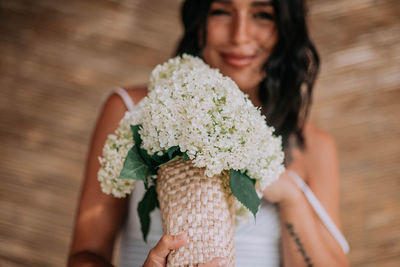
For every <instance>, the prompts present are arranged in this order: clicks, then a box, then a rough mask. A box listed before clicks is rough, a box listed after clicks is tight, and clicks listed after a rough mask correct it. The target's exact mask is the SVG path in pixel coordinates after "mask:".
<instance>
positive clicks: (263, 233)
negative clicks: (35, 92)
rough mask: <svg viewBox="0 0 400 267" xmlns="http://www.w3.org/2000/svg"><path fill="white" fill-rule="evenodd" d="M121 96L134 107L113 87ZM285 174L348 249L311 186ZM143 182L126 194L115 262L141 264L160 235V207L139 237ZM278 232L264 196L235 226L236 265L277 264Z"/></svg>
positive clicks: (271, 266)
mask: <svg viewBox="0 0 400 267" xmlns="http://www.w3.org/2000/svg"><path fill="white" fill-rule="evenodd" d="M115 92H116V93H117V94H119V95H120V96H121V98H122V99H123V101H124V103H125V105H126V107H127V109H128V110H132V109H133V108H134V104H133V102H132V99H131V98H130V96H129V94H128V93H127V92H126V91H125V90H124V89H121V88H118V89H116V90H115ZM289 175H290V176H291V177H292V178H293V179H294V181H295V182H296V184H297V185H298V186H299V187H300V189H302V190H303V192H304V193H305V195H306V197H307V199H308V200H309V202H310V204H311V206H312V207H313V208H314V210H315V211H316V213H317V214H318V215H319V217H320V218H321V220H322V222H323V223H324V224H325V225H326V226H327V228H328V230H329V231H330V232H331V233H332V235H333V236H334V237H335V238H336V239H337V240H338V242H339V243H340V245H341V246H342V248H343V250H344V251H345V253H347V252H348V250H349V248H348V244H347V242H346V240H345V239H344V237H343V236H342V234H341V233H340V231H339V230H338V229H337V228H336V226H335V224H334V223H333V221H332V220H331V219H330V217H329V216H328V214H327V213H326V211H325V210H324V208H323V207H322V206H321V204H320V203H319V201H318V199H317V198H316V197H315V196H314V194H313V193H312V191H311V189H310V188H309V187H308V186H307V185H306V184H305V183H304V182H303V180H302V179H301V178H300V177H299V176H298V175H297V174H296V173H295V172H293V171H289ZM144 192H145V189H144V185H143V183H140V182H139V183H136V186H135V188H134V190H133V192H132V194H131V195H130V203H129V212H128V219H127V221H126V224H125V225H124V227H123V229H122V232H121V244H120V253H119V266H121V267H141V266H142V265H143V263H144V261H145V259H146V257H147V255H148V253H149V251H150V249H151V248H153V247H154V246H155V245H156V244H157V242H158V241H159V240H160V238H161V236H162V226H161V216H160V210H159V209H155V210H154V211H153V212H152V213H151V214H150V218H151V223H150V230H149V234H148V236H147V243H146V242H144V241H143V238H142V232H141V229H140V221H139V216H138V214H137V210H136V209H137V205H138V203H139V201H140V200H141V199H142V197H143V195H144ZM280 236H281V228H280V223H279V213H278V208H277V206H276V205H275V204H272V203H270V202H268V201H267V200H265V199H262V200H261V206H260V209H259V211H258V213H257V220H256V222H254V221H252V222H250V223H248V224H245V225H241V226H238V227H236V228H235V261H236V267H248V266H252V267H277V266H279V265H280V244H279V243H280Z"/></svg>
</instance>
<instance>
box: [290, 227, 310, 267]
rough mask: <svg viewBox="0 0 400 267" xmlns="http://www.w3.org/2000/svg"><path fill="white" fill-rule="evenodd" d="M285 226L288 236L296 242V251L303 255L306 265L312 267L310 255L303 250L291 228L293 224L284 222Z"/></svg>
mask: <svg viewBox="0 0 400 267" xmlns="http://www.w3.org/2000/svg"><path fill="white" fill-rule="evenodd" d="M285 226H286V228H287V229H288V231H289V234H290V236H291V237H293V239H294V242H295V243H296V245H297V247H298V251H299V252H300V254H301V255H302V256H303V258H304V261H305V262H306V263H307V267H312V266H313V264H312V263H311V259H310V257H309V256H308V255H307V253H306V251H305V250H304V247H303V244H302V243H301V241H300V237H299V236H298V235H297V234H296V233H295V232H294V230H293V224H291V223H286V224H285Z"/></svg>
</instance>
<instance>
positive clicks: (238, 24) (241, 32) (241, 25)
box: [232, 14, 250, 44]
mask: <svg viewBox="0 0 400 267" xmlns="http://www.w3.org/2000/svg"><path fill="white" fill-rule="evenodd" d="M249 40H250V25H249V22H248V21H247V18H246V15H245V14H237V16H235V19H234V21H233V23H232V42H233V43H234V44H243V43H247V42H249Z"/></svg>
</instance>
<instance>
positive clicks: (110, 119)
mask: <svg viewBox="0 0 400 267" xmlns="http://www.w3.org/2000/svg"><path fill="white" fill-rule="evenodd" d="M124 89H125V91H126V92H127V93H128V94H129V96H130V97H131V99H132V101H133V102H134V104H137V103H139V102H140V100H142V99H143V98H144V97H145V96H146V95H147V88H146V87H128V88H124ZM126 111H127V108H126V106H125V103H124V101H123V100H122V98H121V96H120V95H118V94H117V93H115V92H112V93H111V94H110V95H109V96H108V98H107V99H106V101H105V102H104V104H103V106H102V108H101V112H100V117H99V118H98V124H99V125H98V126H100V127H101V128H104V129H105V131H107V132H112V131H113V130H114V129H115V128H116V127H117V126H118V123H119V121H120V120H121V118H122V117H123V116H124V114H125V112H126Z"/></svg>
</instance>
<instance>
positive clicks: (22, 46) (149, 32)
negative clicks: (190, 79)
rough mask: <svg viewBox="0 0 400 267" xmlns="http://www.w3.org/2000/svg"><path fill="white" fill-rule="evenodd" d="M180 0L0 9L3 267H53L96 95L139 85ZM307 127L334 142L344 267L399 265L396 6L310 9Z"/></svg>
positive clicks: (370, 3) (169, 37) (165, 44)
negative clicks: (313, 51) (314, 74)
mask: <svg viewBox="0 0 400 267" xmlns="http://www.w3.org/2000/svg"><path fill="white" fill-rule="evenodd" d="M180 3H181V0H69V1H61V0H35V1H29V0H0V142H1V143H0V147H1V153H0V179H1V183H0V185H1V186H0V265H1V266H63V265H65V259H66V253H67V251H68V246H69V242H70V236H71V231H72V223H73V219H74V215H75V208H76V203H77V197H78V194H79V191H80V187H81V182H82V178H83V177H82V176H83V169H84V164H85V157H86V151H87V148H88V142H89V140H90V135H91V133H92V130H93V126H94V123H95V121H96V118H97V116H98V112H99V110H100V107H101V104H102V101H103V99H104V97H105V95H106V94H107V93H108V92H109V91H110V88H112V87H114V86H119V85H122V86H126V85H138V84H145V83H146V81H147V79H148V76H149V74H150V71H151V69H152V68H153V67H154V66H155V65H156V64H158V63H161V62H163V61H165V60H166V59H168V58H169V57H170V56H171V55H172V52H173V50H174V48H175V45H176V41H177V40H178V37H179V36H180V34H181V32H182V29H181V25H180V22H179V17H178V13H179V6H180ZM308 4H309V11H310V26H311V33H312V36H313V39H314V40H315V43H316V45H317V47H318V49H319V51H320V53H321V56H322V70H321V74H320V76H319V79H318V82H317V85H316V89H315V94H314V103H313V107H312V111H311V120H312V121H313V122H314V123H316V124H317V125H319V126H321V127H322V128H324V129H326V130H327V131H328V132H330V133H331V134H332V135H333V136H334V137H335V138H336V141H337V145H338V149H339V153H340V164H341V194H342V195H341V217H342V222H343V228H344V232H345V235H346V237H347V238H348V240H349V241H350V245H351V253H350V260H351V263H352V266H399V264H400V213H399V211H400V194H399V188H400V187H399V186H400V179H399V178H400V168H399V167H398V164H399V160H400V155H399V153H400V140H399V137H400V123H399V122H400V106H399V102H400V101H399V100H400V46H399V43H400V19H399V14H400V2H399V1H397V0H351V1H348V0H337V1H329V0H309V1H308Z"/></svg>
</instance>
